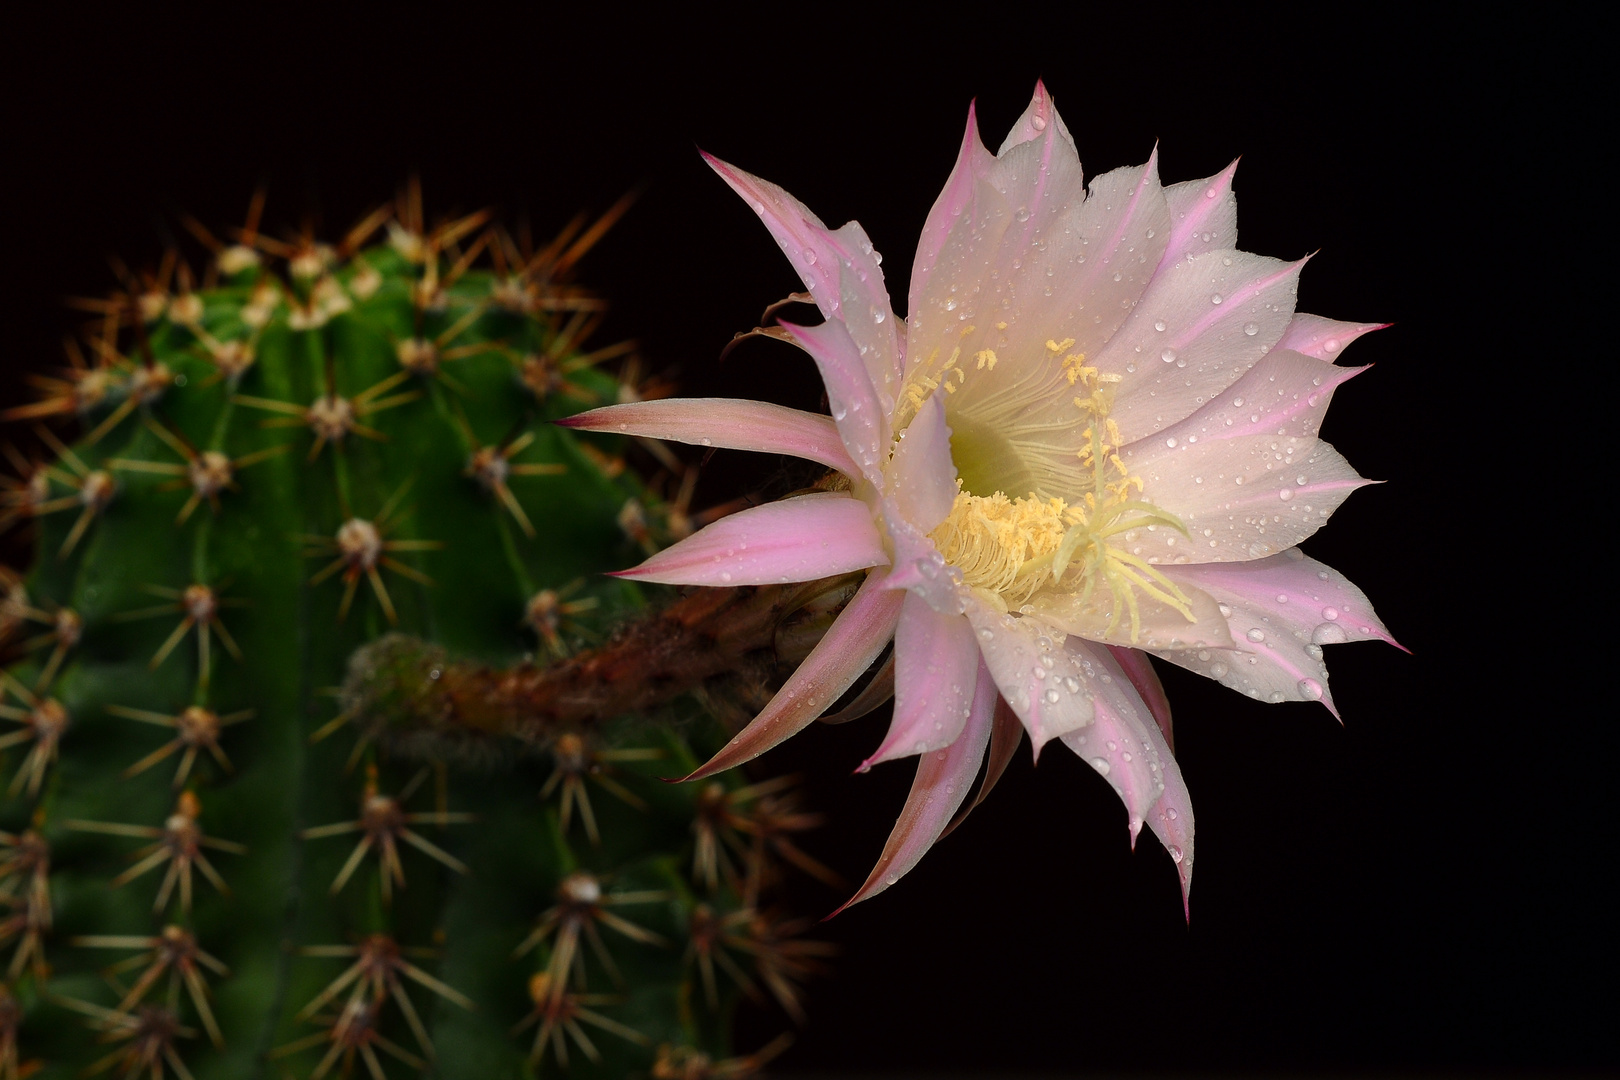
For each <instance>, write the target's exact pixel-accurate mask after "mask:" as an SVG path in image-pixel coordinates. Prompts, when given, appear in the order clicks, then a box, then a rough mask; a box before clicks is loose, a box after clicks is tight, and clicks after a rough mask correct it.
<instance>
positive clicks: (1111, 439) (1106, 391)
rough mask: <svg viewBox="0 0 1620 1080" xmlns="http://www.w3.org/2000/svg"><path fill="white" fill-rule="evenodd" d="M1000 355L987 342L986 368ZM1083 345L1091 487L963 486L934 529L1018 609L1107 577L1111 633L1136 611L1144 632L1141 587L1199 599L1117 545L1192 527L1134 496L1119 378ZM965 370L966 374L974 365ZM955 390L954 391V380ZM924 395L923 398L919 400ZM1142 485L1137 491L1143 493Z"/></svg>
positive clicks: (979, 579)
mask: <svg viewBox="0 0 1620 1080" xmlns="http://www.w3.org/2000/svg"><path fill="white" fill-rule="evenodd" d="M1073 344H1074V341H1073V339H1068V340H1064V341H1061V342H1060V341H1048V342H1047V343H1046V347H1047V349H1048V350H1049V351H1050V352H1052V353H1053V354H1054V356H1056V355H1059V354H1062V353H1064V351H1065V350H1066V349H1068V348H1069V347H1070V346H1071V345H1073ZM994 358H995V354H994V353H992V352H990V350H988V349H985V350H982V351H981V352H980V353H979V354H978V357H977V359H978V360H979V367H981V368H982V367H985V366H990V365H993V363H994ZM1085 359H1086V358H1085V355H1084V354H1083V353H1070V354H1068V355H1066V356H1064V358H1063V366H1064V373H1065V375H1067V376H1068V380H1069V385H1071V386H1076V387H1078V388H1079V389H1081V390H1083V391H1084V395H1083V396H1081V397H1076V398H1075V399H1074V404H1075V407H1076V408H1078V409H1079V410H1080V412H1081V414H1082V415H1083V416H1085V417H1086V418H1087V419H1088V420H1089V423H1088V424H1087V427H1086V429H1085V432H1084V435H1083V438H1084V439H1085V445H1084V446H1083V447H1082V448H1081V449H1080V451H1079V452H1078V454H1077V455H1076V456H1077V457H1078V458H1079V460H1080V462H1081V465H1082V468H1083V469H1084V470H1085V471H1086V472H1089V473H1090V476H1089V481H1090V482H1089V484H1084V479H1085V478H1084V473H1082V474H1081V475H1082V480H1081V483H1082V484H1083V485H1084V486H1086V487H1089V488H1090V490H1081V491H1079V492H1077V501H1075V502H1072V503H1071V502H1067V501H1065V500H1064V499H1061V498H1050V497H1048V498H1042V497H1039V496H1036V495H1035V494H1033V493H1031V494H1030V495H1027V496H1024V497H1020V498H1012V499H1009V498H1008V497H1007V496H1006V494H1004V493H1003V492H999V491H998V492H995V493H994V494H991V495H974V494H970V493H968V492H965V491H959V492H958V493H957V496H956V501H955V502H954V503H953V504H952V507H951V512H950V514H949V515H948V516H947V517H946V519H945V521H944V522H942V523H941V524H940V525H939V527H938V528H936V529H935V530H934V531H933V533H932V534H931V535H932V538H933V540H934V543H935V544H936V545H937V546H938V548H939V551H940V553H941V554H942V555H944V556H945V559H946V561H947V562H948V563H950V564H951V565H953V566H955V567H957V568H958V569H959V570H960V571H961V572H962V580H963V582H964V583H965V584H966V585H968V586H970V587H972V588H975V589H979V590H982V591H983V592H985V593H987V594H989V595H990V596H991V597H993V598H994V599H995V600H996V602H997V603H998V604H1001V605H1005V606H1007V607H1008V608H1014V607H1018V606H1020V605H1022V604H1024V603H1027V602H1028V601H1029V600H1030V599H1031V598H1032V597H1034V596H1035V594H1036V593H1038V592H1040V591H1042V590H1043V589H1060V590H1062V591H1064V592H1069V593H1075V594H1078V595H1079V596H1080V598H1081V599H1082V600H1084V599H1086V598H1088V597H1089V596H1090V595H1091V594H1092V593H1093V591H1094V590H1095V589H1096V587H1097V585H1098V583H1099V582H1101V583H1102V584H1103V585H1104V587H1106V588H1107V590H1108V594H1109V595H1110V596H1111V597H1112V599H1113V611H1112V613H1111V614H1110V616H1109V621H1108V629H1109V631H1110V632H1112V631H1113V629H1114V628H1115V627H1116V626H1118V625H1119V623H1120V621H1121V620H1122V619H1124V618H1127V617H1128V618H1129V619H1130V640H1131V641H1132V642H1135V641H1137V640H1138V639H1139V638H1140V635H1141V629H1142V620H1141V608H1140V603H1139V601H1138V598H1137V593H1138V592H1140V593H1142V594H1144V595H1145V596H1147V597H1149V598H1150V599H1152V600H1155V601H1158V602H1159V603H1161V604H1164V605H1165V606H1167V607H1170V608H1173V609H1174V610H1176V611H1179V612H1180V613H1181V614H1182V615H1183V616H1184V617H1185V618H1186V619H1187V620H1188V621H1189V622H1191V621H1195V620H1194V616H1193V613H1192V601H1191V599H1190V598H1189V597H1188V596H1187V595H1186V594H1185V593H1184V592H1182V590H1181V589H1180V588H1178V587H1177V586H1176V584H1175V582H1173V581H1171V580H1170V579H1169V578H1168V577H1166V576H1165V575H1164V573H1163V572H1161V571H1160V570H1158V569H1157V568H1156V567H1154V566H1152V565H1151V564H1149V563H1148V562H1147V560H1145V559H1143V558H1142V557H1140V556H1138V555H1133V554H1131V553H1129V552H1126V551H1123V550H1121V549H1119V548H1117V547H1114V546H1113V545H1112V544H1111V543H1110V541H1111V540H1112V539H1113V538H1114V537H1115V536H1118V535H1119V534H1121V533H1125V532H1127V531H1129V530H1131V529H1136V528H1141V527H1144V526H1165V527H1167V528H1172V529H1175V530H1177V531H1178V532H1181V533H1183V534H1185V533H1186V529H1185V528H1184V527H1183V526H1182V524H1181V522H1180V521H1178V520H1177V519H1176V518H1175V516H1174V515H1172V514H1169V513H1166V512H1165V511H1164V510H1161V509H1159V508H1158V507H1156V506H1154V505H1153V504H1151V503H1148V502H1145V501H1142V500H1141V499H1139V498H1133V497H1132V496H1133V495H1140V494H1141V493H1142V489H1143V483H1142V478H1141V477H1140V476H1134V475H1132V474H1131V473H1130V472H1129V471H1128V470H1127V469H1126V467H1125V463H1124V461H1123V460H1122V459H1121V458H1120V456H1119V447H1120V445H1121V443H1122V442H1123V441H1124V440H1123V438H1122V436H1121V433H1120V430H1119V425H1118V424H1116V423H1115V422H1114V421H1113V420H1112V419H1110V418H1109V416H1108V412H1109V408H1110V406H1111V405H1112V404H1113V393H1114V384H1115V383H1117V382H1118V381H1119V378H1118V376H1110V375H1105V374H1103V373H1101V372H1099V371H1098V370H1097V369H1096V368H1093V367H1087V366H1085ZM955 374H956V375H957V377H958V378H959V379H961V380H965V379H966V373H965V372H963V371H962V370H961V369H960V368H958V369H956V371H955ZM919 381H924V380H919ZM945 387H946V390H947V391H952V392H954V387H953V386H952V385H951V384H950V383H946V384H945ZM919 403H920V402H919ZM1133 489H1134V491H1133Z"/></svg>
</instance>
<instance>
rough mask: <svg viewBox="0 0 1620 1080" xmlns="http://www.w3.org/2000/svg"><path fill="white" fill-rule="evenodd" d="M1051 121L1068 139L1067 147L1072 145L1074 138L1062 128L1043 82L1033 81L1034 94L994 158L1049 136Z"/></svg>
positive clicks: (1061, 122)
mask: <svg viewBox="0 0 1620 1080" xmlns="http://www.w3.org/2000/svg"><path fill="white" fill-rule="evenodd" d="M1053 121H1056V122H1057V127H1058V129H1059V130H1060V131H1062V132H1063V137H1064V138H1065V139H1068V141H1069V145H1071V146H1072V145H1074V138H1073V137H1072V136H1071V135H1070V134H1069V129H1068V128H1066V127H1064V126H1063V118H1062V117H1060V116H1058V114H1057V108H1056V107H1055V106H1054V105H1053V104H1052V95H1051V94H1050V93H1049V92H1048V91H1047V89H1046V83H1045V81H1044V80H1041V79H1036V80H1035V92H1034V94H1032V95H1031V96H1030V99H1029V104H1028V105H1026V106H1024V111H1023V112H1022V113H1021V114H1019V117H1018V119H1017V120H1014V121H1013V126H1012V127H1011V128H1010V129H1008V131H1007V137H1006V138H1005V139H1003V140H1001V146H1000V147H998V148H997V149H996V157H1001V156H1003V155H1004V154H1006V153H1007V151H1009V150H1011V149H1012V148H1013V147H1015V146H1022V145H1023V144H1024V143H1027V142H1034V141H1035V140H1036V139H1039V138H1042V137H1043V136H1046V135H1048V134H1049V132H1048V131H1047V126H1048V125H1049V124H1051V123H1052V122H1053Z"/></svg>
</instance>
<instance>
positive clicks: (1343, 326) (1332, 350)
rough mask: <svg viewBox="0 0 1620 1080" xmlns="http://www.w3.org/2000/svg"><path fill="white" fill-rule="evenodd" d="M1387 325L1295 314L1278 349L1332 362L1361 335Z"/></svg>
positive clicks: (1387, 324) (1278, 343)
mask: <svg viewBox="0 0 1620 1080" xmlns="http://www.w3.org/2000/svg"><path fill="white" fill-rule="evenodd" d="M1389 325H1390V324H1389V323H1351V322H1339V321H1337V320H1335V319H1324V318H1322V317H1321V316H1320V315H1305V314H1302V313H1295V315H1294V319H1293V321H1292V322H1290V323H1289V324H1288V329H1287V330H1286V331H1285V332H1284V333H1283V336H1282V340H1281V341H1279V342H1277V348H1279V349H1292V350H1294V351H1295V352H1299V353H1304V354H1305V355H1306V356H1314V357H1316V359H1318V360H1327V361H1329V362H1332V361H1334V360H1337V359H1338V358H1339V354H1341V353H1342V352H1344V350H1345V348H1346V347H1347V346H1349V344H1350V343H1351V342H1352V341H1354V340H1356V338H1358V337H1360V336H1361V335H1362V334H1368V333H1371V332H1372V331H1374V330H1382V329H1384V328H1385V327H1387V326H1389Z"/></svg>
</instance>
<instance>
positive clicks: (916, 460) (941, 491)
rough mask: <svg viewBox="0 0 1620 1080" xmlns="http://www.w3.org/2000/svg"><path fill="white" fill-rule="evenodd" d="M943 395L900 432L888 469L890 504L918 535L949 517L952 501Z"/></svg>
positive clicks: (952, 472)
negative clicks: (892, 501) (911, 525)
mask: <svg viewBox="0 0 1620 1080" xmlns="http://www.w3.org/2000/svg"><path fill="white" fill-rule="evenodd" d="M943 397H944V395H943V394H938V393H936V394H933V395H932V396H930V397H929V399H928V401H927V402H926V403H924V404H923V406H922V408H921V409H919V410H917V417H916V419H914V420H912V422H911V424H910V426H909V427H907V428H906V430H904V431H902V432H901V433H900V440H899V442H898V443H896V445H895V448H894V460H893V462H892V463H891V464H890V466H889V481H890V484H891V490H892V493H893V495H894V501H895V503H896V505H897V506H898V507H899V509H900V513H901V514H903V515H905V518H906V520H907V521H909V522H911V524H913V525H914V526H916V527H917V529H918V530H919V531H921V532H925V533H928V532H932V531H933V530H934V527H935V526H936V525H938V524H939V523H940V522H942V521H944V520H945V519H946V517H948V516H949V515H950V512H951V506H952V505H953V504H954V503H955V502H956V466H955V464H953V463H952V461H951V429H950V428H948V427H946V426H945V403H944V402H943V401H942V400H941V398H943Z"/></svg>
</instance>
